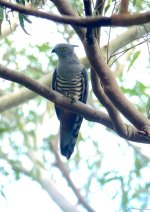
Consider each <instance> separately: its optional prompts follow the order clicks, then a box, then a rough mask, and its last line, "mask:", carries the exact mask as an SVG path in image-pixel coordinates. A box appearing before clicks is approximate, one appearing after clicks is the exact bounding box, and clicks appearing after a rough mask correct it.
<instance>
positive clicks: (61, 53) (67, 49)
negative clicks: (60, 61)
mask: <svg viewBox="0 0 150 212" xmlns="http://www.w3.org/2000/svg"><path fill="white" fill-rule="evenodd" d="M74 47H77V45H72V44H68V43H59V44H57V45H56V46H55V47H54V48H53V49H52V53H53V52H54V53H56V54H57V56H58V57H65V56H67V55H70V54H72V53H74Z"/></svg>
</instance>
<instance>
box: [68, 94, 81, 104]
mask: <svg viewBox="0 0 150 212" xmlns="http://www.w3.org/2000/svg"><path fill="white" fill-rule="evenodd" d="M65 96H66V97H67V98H68V99H69V100H70V103H71V104H72V103H75V102H77V101H78V97H77V96H76V95H75V93H72V92H66V93H65Z"/></svg>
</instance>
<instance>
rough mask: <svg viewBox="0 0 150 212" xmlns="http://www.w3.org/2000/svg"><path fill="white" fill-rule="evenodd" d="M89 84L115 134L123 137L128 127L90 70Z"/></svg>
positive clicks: (93, 72) (95, 74)
mask: <svg viewBox="0 0 150 212" xmlns="http://www.w3.org/2000/svg"><path fill="white" fill-rule="evenodd" d="M91 82H92V88H93V91H94V93H95V95H96V97H97V98H98V100H99V101H100V102H101V103H102V105H103V106H104V107H105V108H106V110H107V112H108V114H109V116H110V118H111V121H112V123H113V126H114V128H115V130H116V132H117V133H118V134H119V135H120V136H121V137H123V136H125V135H126V134H127V133H128V127H127V125H126V124H125V123H123V121H122V119H121V117H120V113H119V111H118V110H117V108H116V107H115V106H114V105H113V104H112V102H111V101H110V100H109V98H108V97H107V95H106V94H105V92H104V89H103V88H102V86H101V84H100V80H99V78H98V76H97V73H95V71H94V70H91Z"/></svg>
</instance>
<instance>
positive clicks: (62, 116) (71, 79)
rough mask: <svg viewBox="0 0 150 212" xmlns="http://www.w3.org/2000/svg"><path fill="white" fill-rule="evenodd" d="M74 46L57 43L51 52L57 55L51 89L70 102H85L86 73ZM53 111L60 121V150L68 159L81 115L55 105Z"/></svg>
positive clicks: (86, 90)
mask: <svg viewBox="0 0 150 212" xmlns="http://www.w3.org/2000/svg"><path fill="white" fill-rule="evenodd" d="M74 47H77V46H76V45H72V44H69V43H60V44H57V45H56V46H55V47H54V48H53V49H52V53H55V54H56V55H57V56H58V63H57V67H56V69H55V71H54V73H53V76H52V89H53V90H55V91H57V92H59V93H61V94H62V95H64V96H66V97H68V98H69V99H70V100H71V103H73V102H74V101H81V102H83V103H86V102H87V97H88V75H87V71H86V69H85V67H84V66H83V64H81V63H80V61H79V59H78V57H77V55H76V54H75V51H74ZM55 111H56V115H57V118H58V120H59V121H60V152H61V155H63V156H65V157H66V158H67V159H70V157H71V155H72V153H73V151H74V146H75V144H76V141H77V137H78V134H79V130H80V127H81V124H82V121H83V116H81V115H79V114H77V113H75V112H72V111H69V110H67V109H63V108H59V107H58V106H57V105H55Z"/></svg>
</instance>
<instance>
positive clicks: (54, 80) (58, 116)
mask: <svg viewBox="0 0 150 212" xmlns="http://www.w3.org/2000/svg"><path fill="white" fill-rule="evenodd" d="M56 70H57V69H55V71H54V73H53V77H52V89H53V90H55V91H57V88H56V79H57V71H56ZM55 111H56V115H57V118H58V119H59V120H60V114H61V108H59V107H57V106H55Z"/></svg>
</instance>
